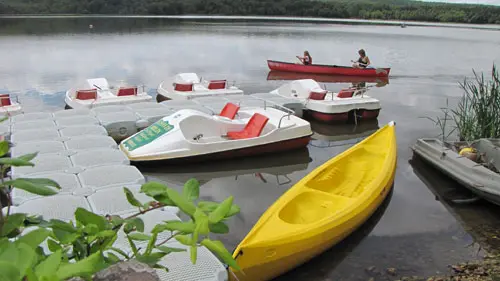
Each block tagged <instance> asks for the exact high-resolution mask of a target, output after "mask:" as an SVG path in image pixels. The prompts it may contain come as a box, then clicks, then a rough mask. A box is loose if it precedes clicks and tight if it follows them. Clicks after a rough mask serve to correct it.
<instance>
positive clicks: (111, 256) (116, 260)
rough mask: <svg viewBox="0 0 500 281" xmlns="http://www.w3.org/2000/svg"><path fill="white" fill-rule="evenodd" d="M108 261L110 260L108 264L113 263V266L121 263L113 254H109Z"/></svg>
mask: <svg viewBox="0 0 500 281" xmlns="http://www.w3.org/2000/svg"><path fill="white" fill-rule="evenodd" d="M107 259H108V263H111V264H115V263H118V262H120V261H121V260H120V258H119V257H117V256H116V255H115V254H113V253H108V256H107Z"/></svg>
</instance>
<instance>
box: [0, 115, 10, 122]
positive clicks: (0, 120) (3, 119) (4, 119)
mask: <svg viewBox="0 0 500 281" xmlns="http://www.w3.org/2000/svg"><path fill="white" fill-rule="evenodd" d="M7 120H9V116H8V115H5V116H4V117H2V118H0V123H2V122H4V121H7Z"/></svg>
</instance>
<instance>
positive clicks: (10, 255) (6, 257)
mask: <svg viewBox="0 0 500 281" xmlns="http://www.w3.org/2000/svg"><path fill="white" fill-rule="evenodd" d="M0 250H1V251H0V261H5V262H14V263H15V260H17V258H18V256H19V251H18V249H17V247H16V245H15V244H14V243H11V242H10V241H9V242H7V243H6V244H3V245H2V248H1V249H0Z"/></svg>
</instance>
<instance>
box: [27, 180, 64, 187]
mask: <svg viewBox="0 0 500 281" xmlns="http://www.w3.org/2000/svg"><path fill="white" fill-rule="evenodd" d="M20 179H22V180H25V181H29V182H31V183H33V184H38V185H42V186H50V187H54V188H56V189H61V186H60V185H59V184H58V183H57V182H56V181H54V180H51V179H46V178H20Z"/></svg>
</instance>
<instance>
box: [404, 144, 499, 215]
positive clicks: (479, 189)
mask: <svg viewBox="0 0 500 281" xmlns="http://www.w3.org/2000/svg"><path fill="white" fill-rule="evenodd" d="M461 145H467V143H465V142H457V143H446V142H445V143H443V142H442V141H440V140H439V139H419V140H418V141H417V142H416V144H415V145H414V146H413V147H412V149H413V151H414V153H416V154H417V155H419V156H420V157H422V158H423V159H425V160H426V161H428V162H430V163H431V164H432V165H434V166H435V167H436V168H438V169H439V170H441V171H442V172H443V173H445V174H447V175H448V176H450V177H451V178H453V179H454V180H456V181H457V182H459V183H460V184H462V185H463V186H465V187H466V188H468V189H470V190H471V191H472V192H474V193H475V194H477V195H478V196H480V197H482V198H484V199H486V200H488V201H490V202H492V203H494V204H496V205H500V174H499V173H498V172H496V171H499V170H500V139H480V140H477V141H474V142H472V143H469V145H470V146H472V147H474V148H475V149H476V150H477V151H478V155H479V157H478V158H479V159H480V160H481V161H480V163H477V162H474V161H472V160H470V159H469V158H467V157H464V156H460V155H459V154H458V152H457V151H456V149H454V147H460V146H461ZM495 170H496V171H495Z"/></svg>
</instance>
